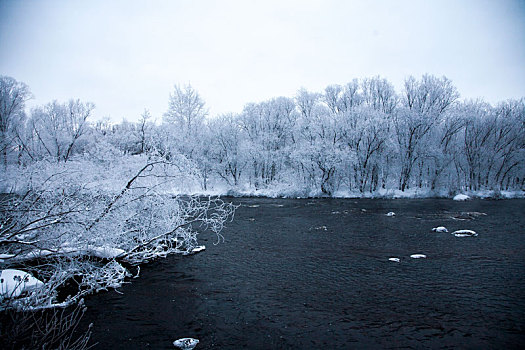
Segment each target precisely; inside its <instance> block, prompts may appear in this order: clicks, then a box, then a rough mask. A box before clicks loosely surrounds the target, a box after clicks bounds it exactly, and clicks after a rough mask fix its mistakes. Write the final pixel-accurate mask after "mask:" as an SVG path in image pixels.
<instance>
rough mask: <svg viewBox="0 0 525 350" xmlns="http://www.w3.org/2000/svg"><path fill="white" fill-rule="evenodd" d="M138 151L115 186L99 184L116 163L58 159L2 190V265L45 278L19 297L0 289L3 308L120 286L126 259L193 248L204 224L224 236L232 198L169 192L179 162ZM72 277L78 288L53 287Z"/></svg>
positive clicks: (35, 305) (46, 303) (44, 304)
mask: <svg viewBox="0 0 525 350" xmlns="http://www.w3.org/2000/svg"><path fill="white" fill-rule="evenodd" d="M140 159H141V160H142V162H138V161H136V163H135V164H134V167H135V169H133V171H130V172H129V173H130V176H129V177H128V178H127V179H124V180H123V179H121V180H120V182H121V183H120V186H116V185H115V181H117V180H115V179H113V180H112V181H110V183H111V184H112V185H113V186H102V185H100V184H104V183H106V184H107V182H104V181H105V180H107V178H109V177H111V176H113V175H112V174H114V173H115V171H116V169H106V170H104V167H103V166H101V167H100V168H98V169H93V168H91V169H90V171H86V172H76V171H72V170H71V169H68V168H67V167H68V166H66V168H64V166H62V168H59V167H56V168H55V169H61V170H62V171H57V172H55V173H53V174H51V175H49V176H47V177H46V178H45V179H43V180H42V179H38V180H37V178H38V177H37V176H34V177H33V178H32V180H31V181H30V182H28V183H27V184H26V185H25V188H24V191H23V192H21V193H11V194H5V195H2V197H1V200H0V215H1V216H0V254H1V255H0V269H3V270H7V269H10V268H18V269H19V270H23V271H26V272H27V273H29V274H30V275H31V276H32V277H33V278H36V279H38V280H40V281H42V282H43V283H42V284H40V285H39V288H33V289H31V290H27V291H26V292H22V293H19V295H17V298H11V297H10V296H8V295H7V294H6V293H4V294H1V295H0V300H1V301H0V303H1V306H2V308H10V307H14V308H18V309H23V310H31V309H42V308H52V307H57V306H59V307H62V306H67V305H70V304H72V303H75V302H78V301H79V300H80V299H81V298H82V297H83V296H84V295H86V294H89V293H92V292H96V291H99V290H104V289H107V288H116V287H118V286H120V285H121V284H122V283H123V282H124V279H125V277H126V276H129V275H130V273H129V272H128V269H127V268H126V266H131V265H139V264H141V263H144V262H148V261H151V260H153V259H156V258H160V257H166V256H167V255H168V254H175V253H182V254H189V253H192V252H193V250H194V249H195V248H197V247H198V244H197V243H198V242H197V236H198V234H199V233H201V232H203V231H211V232H213V233H215V235H216V238H217V242H219V241H221V240H223V236H222V235H221V231H222V229H223V227H224V224H225V223H226V222H227V221H228V220H232V219H233V215H234V211H235V206H234V205H232V204H231V203H225V202H223V201H222V200H221V199H219V198H205V199H203V198H200V197H192V196H179V195H173V194H171V193H173V189H174V183H173V182H174V181H176V182H177V183H180V179H179V178H180V177H181V176H184V175H183V174H182V173H181V169H180V163H174V162H170V161H167V160H165V159H163V158H155V157H148V158H146V157H143V158H142V157H141V158H140ZM69 164H71V165H70V166H71V167H73V168H74V167H75V166H77V165H75V164H74V162H70V163H69ZM85 165H86V167H87V166H88V165H87V164H85ZM90 166H91V167H94V165H93V164H91V165H90ZM33 170H34V169H33ZM184 170H186V169H184ZM46 171H49V169H47V170H46ZM43 172H44V173H45V171H43ZM41 173H42V172H41ZM41 173H40V174H41ZM119 174H122V172H119ZM22 175H24V174H22ZM26 175H27V177H28V178H30V177H31V176H30V174H26ZM117 182H118V181H117ZM22 187H24V186H22ZM112 187H114V188H116V187H119V190H117V191H115V190H114V188H112ZM71 281H74V283H75V284H76V285H77V287H78V288H76V292H74V293H73V295H71V296H69V297H68V298H67V299H65V300H59V299H58V297H57V296H58V293H57V292H58V291H59V290H60V289H61V288H63V287H64V286H65V284H66V282H68V283H71ZM20 291H22V290H21V289H20Z"/></svg>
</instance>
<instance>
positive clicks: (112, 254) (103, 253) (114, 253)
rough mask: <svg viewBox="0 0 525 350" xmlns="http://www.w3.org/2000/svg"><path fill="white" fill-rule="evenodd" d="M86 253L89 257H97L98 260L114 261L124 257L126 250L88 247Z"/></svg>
mask: <svg viewBox="0 0 525 350" xmlns="http://www.w3.org/2000/svg"><path fill="white" fill-rule="evenodd" d="M86 252H87V253H88V255H91V256H96V257H97V258H101V259H113V258H117V257H119V256H121V255H124V254H125V253H126V251H125V250H124V249H120V248H112V247H93V246H90V247H88V249H87V250H86Z"/></svg>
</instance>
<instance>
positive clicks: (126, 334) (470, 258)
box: [84, 199, 525, 349]
mask: <svg viewBox="0 0 525 350" xmlns="http://www.w3.org/2000/svg"><path fill="white" fill-rule="evenodd" d="M232 201H234V202H236V203H242V204H243V206H241V207H240V208H239V209H238V211H237V214H236V217H235V221H234V222H233V223H230V224H229V226H228V228H227V229H226V230H225V232H224V236H225V237H226V242H225V243H221V244H219V245H213V242H215V237H212V236H211V235H207V234H206V235H202V236H201V237H200V243H202V244H206V246H207V249H206V251H204V252H202V253H199V254H196V255H193V256H189V257H181V256H175V257H169V258H167V259H164V260H161V261H158V262H154V263H152V264H150V265H147V266H145V267H143V268H142V271H141V277H140V278H139V279H135V280H132V281H131V283H130V284H127V285H125V286H124V287H123V288H122V289H121V291H122V292H123V294H122V295H121V294H118V293H115V292H109V293H103V294H99V295H96V296H93V297H90V298H89V300H88V301H87V305H88V307H89V310H88V314H87V315H86V317H85V320H84V321H85V322H86V323H89V322H94V334H93V339H94V341H96V342H98V346H97V348H100V349H108V348H112V349H144V348H155V349H163V348H166V349H172V348H173V345H172V343H173V341H174V340H175V339H179V338H183V337H193V338H197V339H199V340H200V343H199V345H198V346H197V347H196V349H210V348H218V349H239V348H249V349H311V348H326V349H347V348H363V347H375V348H377V347H381V348H400V347H415V348H422V347H431V348H446V347H462V348H487V347H497V348H504V347H505V348H513V347H514V348H518V347H519V346H520V345H521V344H524V343H525V336H524V334H525V329H524V328H525V295H524V294H525V282H524V279H523V276H525V241H524V235H525V220H524V219H523V218H522V215H523V213H524V212H525V210H524V209H525V201H523V200H508V201H470V202H455V201H452V200H429V199H423V200H334V199H319V200H283V199H232ZM391 211H392V212H395V214H396V215H395V216H393V217H387V216H386V215H385V214H387V213H388V212H391ZM465 213H484V214H486V215H481V214H479V215H478V214H476V215H473V214H465ZM457 217H464V220H457ZM438 226H445V227H447V228H448V230H449V232H453V231H455V230H459V229H469V230H474V231H476V232H477V233H478V234H479V236H477V237H466V238H457V237H454V235H451V234H450V233H444V232H439V233H438V232H432V228H434V227H438ZM412 254H424V255H426V256H427V258H426V259H411V258H410V255H412ZM391 257H397V258H399V259H400V261H399V263H394V262H392V261H389V258H391Z"/></svg>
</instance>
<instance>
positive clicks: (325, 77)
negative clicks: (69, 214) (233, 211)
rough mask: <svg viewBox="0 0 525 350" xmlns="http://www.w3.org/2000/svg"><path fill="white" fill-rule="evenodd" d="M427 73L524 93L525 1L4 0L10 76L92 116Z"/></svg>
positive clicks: (218, 104) (496, 93)
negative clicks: (73, 101) (85, 106)
mask: <svg viewBox="0 0 525 350" xmlns="http://www.w3.org/2000/svg"><path fill="white" fill-rule="evenodd" d="M424 73H430V74H434V75H437V76H441V75H445V76H447V77H448V78H449V79H451V80H452V81H453V82H454V84H455V85H456V86H457V88H458V89H459V92H460V93H461V96H462V97H463V98H475V97H483V98H484V99H485V100H487V101H489V102H491V103H495V102H498V101H500V100H504V99H507V98H519V97H523V96H525V1H523V0H521V1H519V0H515V1H511V0H487V1H484V0H436V1H430V0H428V1H427V0H421V1H408V0H407V1H397V0H395V1H394V0H391V1H390V0H385V1H365V0H363V1H345V0H341V1H326V0H323V1H306V0H297V1H285V0H276V1H273V0H262V1H249V0H244V1H243V0H239V1H198V0H196V1H190V0H188V1H181V0H179V1H104V0H102V1H98V0H96V1H94V0H85V1H71V0H68V1H54V0H45V1H24V0H21V1H14V0H12V1H6V0H0V74H2V75H9V76H12V77H14V78H15V79H17V80H20V81H23V82H25V83H26V84H28V85H29V86H30V88H31V90H32V92H33V94H34V95H35V98H34V99H33V100H32V101H31V103H30V105H35V104H44V103H47V102H49V101H51V100H53V99H58V100H59V101H65V100H67V99H69V98H80V99H81V100H83V101H92V102H94V103H95V104H96V106H97V109H96V110H95V118H99V117H104V116H110V117H111V119H112V120H114V121H120V120H121V119H122V118H126V119H127V120H137V119H138V117H139V116H140V114H141V113H142V111H143V110H144V108H148V109H149V110H150V112H151V113H152V115H153V116H154V117H155V118H157V119H158V120H160V119H161V118H162V114H163V113H164V112H165V111H166V109H167V106H168V95H169V93H170V92H171V91H172V90H173V85H174V84H176V83H179V84H186V83H191V84H192V86H193V87H194V88H196V89H197V90H198V91H199V92H200V93H201V95H202V96H203V98H204V99H205V101H206V103H207V105H208V107H209V109H210V113H211V114H212V115H216V114H218V113H224V112H230V111H231V112H240V111H241V110H242V107H243V106H244V105H245V104H246V103H248V102H258V101H262V100H265V99H268V98H271V97H277V96H289V97H292V96H293V95H295V93H296V92H297V90H298V89H299V88H301V87H305V88H307V89H309V90H313V91H321V90H322V89H324V87H326V86H327V85H329V84H334V83H337V84H344V83H346V82H349V81H351V80H352V79H353V78H363V77H371V76H375V75H381V76H382V77H385V78H387V79H388V80H390V81H391V82H392V83H393V84H394V85H395V86H396V88H398V89H399V88H401V86H402V83H403V80H404V78H405V77H406V76H408V75H414V76H416V77H420V76H421V75H422V74H424Z"/></svg>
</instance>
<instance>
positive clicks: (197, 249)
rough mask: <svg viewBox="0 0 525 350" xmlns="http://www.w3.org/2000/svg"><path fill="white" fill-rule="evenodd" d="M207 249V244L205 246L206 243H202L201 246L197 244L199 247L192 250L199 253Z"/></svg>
mask: <svg viewBox="0 0 525 350" xmlns="http://www.w3.org/2000/svg"><path fill="white" fill-rule="evenodd" d="M205 249H206V246H204V245H200V246H197V247H195V248H193V249H192V250H191V252H192V253H198V252H202V251H203V250H205Z"/></svg>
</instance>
